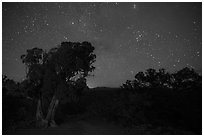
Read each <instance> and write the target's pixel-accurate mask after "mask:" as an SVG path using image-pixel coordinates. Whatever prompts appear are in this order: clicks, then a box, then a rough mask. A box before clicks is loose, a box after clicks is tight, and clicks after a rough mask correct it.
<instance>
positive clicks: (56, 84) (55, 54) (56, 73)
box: [21, 42, 96, 126]
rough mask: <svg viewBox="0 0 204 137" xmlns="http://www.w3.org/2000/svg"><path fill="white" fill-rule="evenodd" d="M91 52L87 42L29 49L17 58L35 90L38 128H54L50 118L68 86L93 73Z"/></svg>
mask: <svg viewBox="0 0 204 137" xmlns="http://www.w3.org/2000/svg"><path fill="white" fill-rule="evenodd" d="M93 51H94V47H93V46H92V45H91V43H89V42H82V43H79V42H62V43H61V45H59V46H58V47H56V48H52V49H51V50H50V51H49V52H45V51H43V50H42V49H39V48H33V49H31V50H27V54H25V55H22V56H21V59H22V61H23V63H24V64H25V65H26V66H27V78H28V80H29V81H30V82H31V83H32V84H33V85H34V86H35V87H36V88H35V89H36V95H37V96H36V99H37V100H38V101H37V102H38V105H37V112H36V119H37V121H38V122H37V123H39V125H40V126H48V125H50V126H55V125H56V124H55V121H54V115H55V111H56V108H57V106H58V104H59V101H60V100H61V98H62V97H65V95H66V94H69V93H71V91H70V87H72V86H73V85H75V83H76V81H77V80H78V79H81V78H84V79H85V77H87V76H88V74H89V72H91V71H93V70H94V68H95V67H94V66H92V64H93V62H94V61H95V58H96V55H95V54H94V53H93ZM45 97H47V98H48V99H47V100H48V101H50V104H49V107H48V110H47V115H46V117H44V116H43V110H42V108H44V107H43V105H44V102H43V101H42V100H43V98H45ZM44 112H45V111H44Z"/></svg>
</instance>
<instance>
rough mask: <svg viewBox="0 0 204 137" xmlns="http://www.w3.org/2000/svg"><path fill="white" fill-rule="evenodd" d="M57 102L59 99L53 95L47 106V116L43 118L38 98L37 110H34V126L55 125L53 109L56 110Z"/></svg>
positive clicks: (40, 102)
mask: <svg viewBox="0 0 204 137" xmlns="http://www.w3.org/2000/svg"><path fill="white" fill-rule="evenodd" d="M58 104H59V100H58V99H56V96H55V95H54V96H53V98H52V100H51V102H50V105H49V107H48V111H47V116H46V118H44V116H43V112H42V100H41V99H38V103H37V111H36V126H37V127H40V128H46V127H48V126H51V127H56V126H57V125H56V123H55V120H54V116H55V111H56V108H57V106H58Z"/></svg>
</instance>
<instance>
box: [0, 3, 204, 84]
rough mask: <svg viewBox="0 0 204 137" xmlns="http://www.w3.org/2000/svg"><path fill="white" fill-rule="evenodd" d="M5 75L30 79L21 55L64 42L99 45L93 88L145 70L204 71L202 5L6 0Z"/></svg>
mask: <svg viewBox="0 0 204 137" xmlns="http://www.w3.org/2000/svg"><path fill="white" fill-rule="evenodd" d="M2 10H3V11H2V16H3V20H2V23H3V26H2V28H3V30H2V31H3V32H2V36H3V41H2V56H3V60H2V63H3V65H2V69H3V74H6V75H8V77H9V78H13V79H15V80H17V81H21V80H22V79H23V78H25V66H24V64H23V63H22V61H21V59H20V56H21V55H22V54H25V53H26V50H27V49H30V48H33V47H39V48H42V49H46V50H47V51H48V50H49V49H51V48H53V47H55V46H57V45H58V44H60V43H61V42H63V41H73V42H83V41H89V42H91V43H92V45H93V46H94V47H95V48H96V49H95V54H96V56H97V57H96V62H95V64H94V66H95V67H96V69H95V71H94V72H93V73H92V75H94V77H93V76H90V77H88V81H87V82H88V85H89V87H97V86H109V87H116V86H120V85H121V83H123V82H125V80H127V79H133V78H134V75H135V74H136V73H137V72H139V71H144V70H145V69H148V68H155V69H159V68H165V69H167V71H170V72H175V71H177V70H180V69H182V68H184V67H189V68H193V69H195V70H196V71H197V72H198V73H200V74H201V69H202V28H201V27H202V3H124V2H123V3H118V2H114V3H105V2H104V3H71V2H66V3H46V2H45V3H5V2H4V3H3V4H2Z"/></svg>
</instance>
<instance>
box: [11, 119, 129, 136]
mask: <svg viewBox="0 0 204 137" xmlns="http://www.w3.org/2000/svg"><path fill="white" fill-rule="evenodd" d="M11 134H17V135H117V134H118V135H119V134H125V131H124V128H122V127H120V126H117V125H114V124H112V123H107V122H104V121H87V120H79V121H72V122H69V123H64V124H62V125H60V126H58V127H52V128H51V127H50V128H46V129H20V130H17V131H15V132H13V133H11Z"/></svg>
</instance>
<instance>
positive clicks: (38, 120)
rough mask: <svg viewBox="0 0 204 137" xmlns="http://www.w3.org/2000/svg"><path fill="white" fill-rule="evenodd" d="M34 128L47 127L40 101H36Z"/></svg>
mask: <svg viewBox="0 0 204 137" xmlns="http://www.w3.org/2000/svg"><path fill="white" fill-rule="evenodd" d="M36 126H37V127H47V121H46V120H44V116H43V112H42V100H41V99H38V103H37V110H36Z"/></svg>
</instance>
